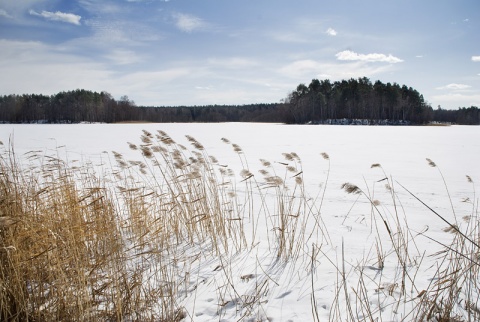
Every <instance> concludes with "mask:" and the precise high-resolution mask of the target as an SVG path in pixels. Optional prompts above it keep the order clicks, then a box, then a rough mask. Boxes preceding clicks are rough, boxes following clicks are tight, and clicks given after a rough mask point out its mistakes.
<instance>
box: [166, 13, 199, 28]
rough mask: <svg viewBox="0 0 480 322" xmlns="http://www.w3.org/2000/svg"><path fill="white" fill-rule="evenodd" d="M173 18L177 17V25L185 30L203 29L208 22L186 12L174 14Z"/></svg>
mask: <svg viewBox="0 0 480 322" xmlns="http://www.w3.org/2000/svg"><path fill="white" fill-rule="evenodd" d="M173 18H174V19H175V26H176V27H177V28H178V29H180V30H181V31H184V32H193V31H196V30H201V29H204V28H205V27H206V26H207V23H206V22H204V21H203V20H202V19H200V18H198V17H195V16H192V15H188V14H184V13H177V14H174V15H173Z"/></svg>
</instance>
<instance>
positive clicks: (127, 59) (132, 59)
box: [106, 49, 140, 65]
mask: <svg viewBox="0 0 480 322" xmlns="http://www.w3.org/2000/svg"><path fill="white" fill-rule="evenodd" d="M106 57H107V58H108V59H109V60H110V61H112V62H113V63H115V64H118V65H128V64H133V63H137V62H139V61H140V57H139V56H138V55H137V54H136V53H135V52H134V51H132V50H124V49H114V50H112V51H111V52H109V53H108V54H107V55H106Z"/></svg>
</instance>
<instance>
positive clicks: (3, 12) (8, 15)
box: [0, 9, 13, 19]
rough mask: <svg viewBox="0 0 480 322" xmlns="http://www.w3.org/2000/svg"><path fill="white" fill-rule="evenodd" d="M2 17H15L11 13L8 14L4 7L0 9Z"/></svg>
mask: <svg viewBox="0 0 480 322" xmlns="http://www.w3.org/2000/svg"><path fill="white" fill-rule="evenodd" d="M0 17H5V18H9V19H11V18H13V17H12V16H11V15H10V14H8V12H7V11H5V10H4V9H0Z"/></svg>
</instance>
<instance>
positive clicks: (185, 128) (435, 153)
mask: <svg viewBox="0 0 480 322" xmlns="http://www.w3.org/2000/svg"><path fill="white" fill-rule="evenodd" d="M142 130H147V131H150V132H152V133H154V132H156V131H157V130H163V131H165V132H166V133H168V134H169V135H170V137H172V138H173V139H174V140H175V141H177V142H178V143H181V144H183V145H185V146H189V142H188V141H187V139H186V138H185V135H190V136H192V137H194V138H195V139H196V140H198V141H199V142H200V143H202V144H203V145H204V146H205V150H206V152H207V153H208V154H209V155H212V156H215V157H216V158H217V159H218V160H219V163H220V164H222V165H228V166H229V167H230V168H231V169H233V170H234V172H235V175H236V181H237V185H238V187H240V190H241V187H243V185H242V184H241V183H240V182H241V181H242V179H243V178H242V177H241V176H240V172H241V170H242V169H244V168H245V164H243V165H242V160H241V158H239V155H238V154H237V153H235V152H234V151H233V149H232V146H231V145H228V144H225V143H224V142H222V140H221V139H222V138H227V139H228V140H229V141H231V142H232V143H235V144H238V145H239V146H240V147H241V149H242V150H243V155H244V157H245V160H246V161H247V162H248V169H249V170H250V171H251V173H252V174H254V176H255V178H256V179H257V180H258V181H259V182H260V181H262V180H261V178H262V175H261V174H260V173H259V172H258V171H259V170H260V169H263V168H264V166H263V165H262V162H261V161H260V159H264V160H268V161H270V162H271V163H272V165H273V166H274V168H275V171H276V172H277V173H281V176H282V177H285V178H287V179H289V180H290V182H293V181H294V178H293V176H294V175H295V173H291V174H290V173H287V172H286V171H285V166H284V165H283V164H284V163H288V164H289V165H292V164H293V163H292V162H291V161H289V160H286V159H285V157H284V155H282V154H283V153H291V152H295V153H296V154H298V156H299V157H300V159H301V163H299V162H297V164H296V167H297V170H298V171H303V174H302V175H303V180H304V186H305V189H306V194H307V195H308V196H310V197H311V199H310V201H309V204H310V205H312V204H315V207H316V208H315V209H313V210H311V211H306V210H305V209H307V208H302V209H304V212H303V213H304V214H305V215H306V214H307V213H308V216H306V218H304V219H300V224H301V223H302V221H301V220H305V223H306V224H305V226H306V227H307V232H306V234H305V235H306V236H307V237H309V238H307V237H304V240H302V241H301V243H300V244H301V248H300V249H299V250H298V253H296V255H295V260H289V261H283V260H281V259H279V258H278V257H277V254H276V253H275V252H272V248H271V247H270V245H269V238H271V236H270V237H269V236H267V234H273V232H272V231H268V230H267V229H262V227H264V226H267V225H268V220H269V219H267V218H259V219H258V222H259V226H258V227H259V228H258V232H257V235H256V236H255V240H254V241H253V242H252V244H253V246H252V247H251V248H250V249H249V251H248V252H247V251H240V252H233V251H231V252H228V253H226V254H221V255H220V256H218V257H208V256H206V257H205V258H203V259H199V260H198V261H194V262H192V263H188V265H189V267H188V268H187V269H186V270H185V272H186V273H188V274H186V275H188V276H186V275H185V276H183V278H185V280H188V283H187V284H186V286H185V287H186V289H185V291H184V293H183V294H182V296H181V298H180V299H179V303H180V305H181V306H183V307H185V310H186V312H187V318H186V320H187V321H190V320H192V321H212V320H218V321H232V320H235V321H237V320H242V319H243V320H245V321H267V320H268V321H307V320H308V321H309V320H313V319H314V314H318V317H319V319H320V320H322V321H323V320H327V319H331V320H346V319H347V313H346V310H347V307H346V306H345V303H347V300H345V299H344V296H345V293H344V288H343V286H342V285H343V284H342V276H345V280H346V282H347V285H348V287H347V288H346V291H347V293H348V294H349V295H348V296H349V299H350V300H349V301H350V303H351V305H352V307H353V310H354V311H355V312H354V313H353V314H354V315H355V316H356V317H357V318H358V319H362V318H363V317H365V318H366V311H363V312H362V311H361V310H360V308H361V307H362V305H361V304H360V303H359V301H360V302H361V301H362V299H364V298H368V301H369V306H370V308H371V310H372V311H373V312H372V315H373V316H377V317H378V316H380V317H382V319H383V320H389V321H390V320H392V321H400V320H402V319H405V320H411V319H412V315H411V314H412V313H411V310H412V309H413V307H414V305H415V304H416V302H415V298H416V297H417V295H418V294H419V293H420V292H421V291H422V290H424V289H426V288H427V287H428V285H429V283H430V282H431V279H432V278H434V276H433V275H432V274H433V273H432V272H433V271H432V269H431V267H432V266H434V265H435V263H436V261H437V260H438V258H437V257H435V256H429V255H432V254H434V253H435V252H436V251H438V250H440V249H441V246H440V245H439V244H438V243H435V242H434V241H432V240H430V239H428V238H426V237H424V235H422V234H421V233H422V232H424V234H425V235H428V236H429V237H430V238H433V239H436V240H440V241H442V242H444V243H446V244H448V243H449V240H450V239H451V238H452V237H451V236H450V235H449V234H446V233H445V232H444V231H443V230H442V229H443V228H445V227H446V226H447V225H446V224H445V223H444V222H442V221H441V220H440V219H439V218H438V217H436V216H435V215H434V214H433V213H432V212H431V211H429V210H428V209H427V208H426V207H424V206H423V205H422V204H421V203H420V202H419V201H418V200H416V199H415V198H414V197H412V196H411V195H410V194H409V193H408V192H407V191H406V190H405V189H403V188H402V187H401V186H404V187H405V188H407V189H408V190H409V191H411V192H412V193H413V194H415V195H416V196H418V197H419V198H420V199H421V200H422V201H423V202H425V203H426V204H427V205H429V206H430V207H431V208H433V209H434V210H435V211H437V212H438V213H439V214H440V215H442V216H444V217H445V218H446V219H447V220H449V221H450V222H455V221H456V218H457V219H458V218H461V217H462V216H464V215H472V212H474V211H475V210H474V209H472V203H469V202H464V201H465V200H467V198H468V200H470V201H471V202H474V205H473V206H475V205H476V204H477V202H478V201H477V200H476V198H477V197H476V195H475V188H477V185H478V184H477V182H478V180H480V167H479V166H478V165H479V164H480V140H479V139H478V138H480V127H473V126H471V127H470V126H332V125H303V126H298V125H282V124H252V123H224V124H195V123H189V124H150V123H149V124H71V125H46V124H41V125H40V124H35V125H7V124H2V125H0V140H1V141H2V142H3V143H4V144H5V145H6V144H8V142H9V141H11V142H12V144H13V146H14V149H15V153H16V155H17V156H19V157H20V158H21V157H22V156H24V154H25V153H26V152H29V151H34V150H44V151H50V152H55V153H59V154H60V156H61V157H64V158H66V159H68V160H69V161H73V160H75V159H78V160H81V161H82V162H85V161H87V160H88V161H92V162H93V163H94V164H95V165H98V166H99V165H101V164H103V166H108V160H109V159H113V157H111V156H110V157H106V153H105V151H106V152H108V153H111V152H112V151H116V152H119V153H121V154H122V155H123V156H124V157H125V159H127V160H129V159H138V158H139V154H138V151H132V150H131V149H129V147H128V144H127V142H134V143H137V142H139V137H140V135H141V134H142ZM322 152H325V153H327V154H328V156H329V160H326V159H324V158H323V157H322V155H321V153H322ZM426 158H429V159H431V160H432V161H434V162H435V163H436V165H437V167H430V166H429V165H428V162H427V161H426ZM372 164H380V165H381V167H373V168H372ZM466 175H468V176H470V177H471V178H472V180H473V182H474V185H472V183H470V182H468V180H467V178H466ZM383 179H386V180H383ZM382 180H383V181H382ZM346 182H348V183H351V184H354V185H357V186H358V187H359V188H360V189H361V190H362V191H363V192H365V194H366V195H368V196H371V200H370V201H369V200H368V198H366V197H365V195H363V194H360V195H356V194H347V193H346V192H345V191H344V190H342V189H341V186H342V184H344V183H346ZM387 182H389V183H390V184H391V186H393V191H394V193H395V198H392V192H391V190H388V189H386V188H385V183H387ZM293 187H294V184H293V185H292V186H290V190H289V192H292V191H293ZM241 191H244V190H241ZM265 191H266V192H267V194H268V195H271V194H272V193H273V192H274V191H273V190H269V189H266V190H265ZM273 199H274V198H273ZM373 200H379V201H380V204H379V206H378V209H379V212H380V213H381V214H382V216H384V218H385V221H386V222H387V224H388V225H389V228H390V229H392V230H395V229H396V224H397V222H400V223H401V224H402V225H404V226H406V225H408V228H409V231H410V233H411V234H410V235H408V236H406V237H408V241H409V243H411V246H410V248H409V249H411V253H410V254H408V255H405V256H406V257H405V258H407V257H408V261H406V263H405V264H406V265H409V266H408V269H407V272H408V274H409V276H408V277H407V279H406V280H407V281H408V280H409V279H414V282H415V283H409V285H408V286H407V289H406V292H407V293H408V294H406V295H402V294H400V293H398V292H399V289H400V287H399V283H400V281H401V280H402V276H401V274H402V272H403V270H401V269H399V267H398V258H397V257H396V256H397V255H395V252H394V250H393V248H392V243H391V242H390V238H391V237H390V236H389V234H388V232H387V230H386V229H385V226H384V223H383V222H382V221H381V220H380V217H379V216H378V214H377V213H375V211H374V210H372V204H371V201H373ZM253 201H254V202H255V203H256V205H255V206H254V207H259V205H258V203H260V202H261V200H260V197H259V196H258V195H256V196H255V197H254V199H253ZM267 202H268V206H269V207H271V209H276V210H277V211H278V209H277V208H275V207H276V206H275V201H274V200H273V201H272V200H270V199H269V201H267ZM296 202H297V201H294V203H295V204H294V207H297V206H299V204H298V203H296ZM394 202H395V204H394ZM304 206H305V205H300V206H299V207H304ZM452 207H453V209H454V211H455V215H456V217H455V216H454V213H453V211H452ZM254 209H255V213H254V215H262V216H263V215H265V214H264V213H263V212H260V211H258V208H254ZM272 216H274V215H272ZM271 220H274V219H271ZM316 220H320V221H319V223H320V226H315V222H316ZM375 225H378V234H377V230H376V229H375ZM317 228H321V229H322V230H321V231H322V232H323V234H320V233H319V230H318V229H317ZM316 229H317V230H316ZM246 230H247V231H249V229H246ZM310 233H312V234H313V235H312V236H310ZM247 235H248V237H249V238H253V236H252V234H251V233H250V232H249V233H248V234H247ZM299 236H300V234H299ZM397 237H398V236H394V238H397ZM299 238H300V237H299ZM379 244H381V245H379ZM377 246H379V247H381V248H382V250H381V252H382V253H383V254H384V256H385V258H384V259H385V262H384V268H383V269H379V267H378V266H379V264H378V262H377V259H378V257H377V248H376V247H377ZM185 265H187V264H185ZM217 267H221V269H217ZM360 277H363V281H365V285H360V281H361V280H362V279H361V278H360ZM362 287H364V290H365V293H366V295H365V297H361V296H360V295H358V294H357V293H355V292H354V291H353V289H354V290H356V291H358V290H361V289H362ZM405 298H407V300H404V299H405ZM312 303H314V305H312ZM337 303H339V304H338V306H337ZM313 307H314V308H315V309H316V312H317V313H312V312H313V311H314V310H315V309H314V308H313Z"/></svg>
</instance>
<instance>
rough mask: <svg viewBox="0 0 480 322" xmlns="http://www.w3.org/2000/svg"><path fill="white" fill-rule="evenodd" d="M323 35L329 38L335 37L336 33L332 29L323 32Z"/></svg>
mask: <svg viewBox="0 0 480 322" xmlns="http://www.w3.org/2000/svg"><path fill="white" fill-rule="evenodd" d="M325 33H326V34H327V35H329V36H336V35H337V32H336V31H335V29H333V28H328V29H327V31H325Z"/></svg>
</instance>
